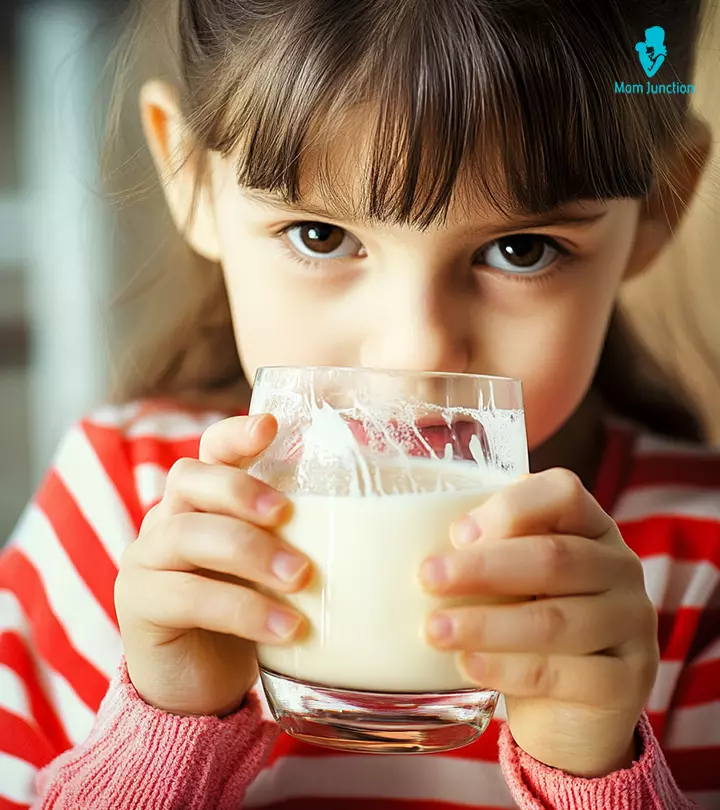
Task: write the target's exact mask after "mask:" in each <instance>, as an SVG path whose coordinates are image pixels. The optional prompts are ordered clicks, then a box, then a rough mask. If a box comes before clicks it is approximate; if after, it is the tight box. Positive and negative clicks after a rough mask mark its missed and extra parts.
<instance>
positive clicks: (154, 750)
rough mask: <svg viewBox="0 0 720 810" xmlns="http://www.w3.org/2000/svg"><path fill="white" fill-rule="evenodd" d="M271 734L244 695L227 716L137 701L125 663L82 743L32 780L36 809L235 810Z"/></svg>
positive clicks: (272, 729) (257, 709)
mask: <svg viewBox="0 0 720 810" xmlns="http://www.w3.org/2000/svg"><path fill="white" fill-rule="evenodd" d="M277 735H278V729H277V726H276V725H275V724H274V723H269V722H267V721H264V720H263V719H262V714H261V709H260V702H259V700H258V698H257V696H256V695H254V694H252V693H250V694H248V696H247V699H246V701H245V704H244V705H243V706H242V708H241V709H239V710H238V711H237V712H235V713H234V714H231V715H228V716H227V717H223V718H218V717H180V716H177V715H173V714H168V713H167V712H163V711H160V710H159V709H156V708H154V707H152V706H149V705H148V704H147V703H145V702H144V701H143V700H142V699H141V698H140V696H139V695H138V693H137V692H136V690H135V687H134V686H133V685H132V683H131V681H130V678H129V675H128V672H127V666H126V665H125V661H124V659H123V661H122V662H121V664H120V667H119V668H118V670H117V672H116V674H115V677H114V678H113V679H112V681H111V682H110V687H109V690H108V693H107V694H106V696H105V698H104V700H103V702H102V704H101V706H100V710H99V712H98V716H97V718H96V721H95V725H94V727H93V729H92V731H91V733H90V736H89V737H88V739H87V740H86V741H85V742H84V743H82V744H81V745H80V746H78V747H76V748H73V749H72V750H70V751H68V752H66V753H65V754H63V755H62V756H60V757H58V759H56V760H55V761H54V762H53V763H51V764H50V765H49V766H48V768H46V769H45V770H44V771H43V772H42V773H41V774H40V776H39V780H38V787H39V789H40V793H41V795H43V796H44V797H45V800H44V802H43V803H41V804H40V805H38V807H53V808H56V807H58V808H60V807H73V808H93V810H96V809H97V810H101V809H102V810H104V809H105V808H113V810H151V808H152V810H166V809H169V808H176V807H183V808H187V810H196V809H197V810H201V808H206V807H214V808H217V809H218V810H221V809H222V808H237V807H239V806H240V801H241V800H242V797H243V795H244V793H245V791H246V790H247V788H248V786H249V785H250V784H251V783H252V781H253V780H254V779H255V776H256V775H257V773H258V771H259V770H260V768H261V767H262V763H263V761H264V760H265V757H266V756H267V754H268V752H269V750H270V747H271V746H272V744H273V742H274V741H275V739H276V737H277Z"/></svg>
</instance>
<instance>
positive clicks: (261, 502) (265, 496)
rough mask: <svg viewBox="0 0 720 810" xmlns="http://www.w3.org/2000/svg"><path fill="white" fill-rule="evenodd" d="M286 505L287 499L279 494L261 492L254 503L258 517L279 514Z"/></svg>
mask: <svg viewBox="0 0 720 810" xmlns="http://www.w3.org/2000/svg"><path fill="white" fill-rule="evenodd" d="M286 503H287V498H285V496H284V495H281V494H280V493H279V492H272V491H270V492H263V493H262V494H261V495H258V498H257V500H256V501H255V509H256V511H257V512H258V514H260V515H272V514H273V512H279V511H280V509H282V508H283V507H284V506H285V504H286Z"/></svg>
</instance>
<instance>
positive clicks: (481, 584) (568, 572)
mask: <svg viewBox="0 0 720 810" xmlns="http://www.w3.org/2000/svg"><path fill="white" fill-rule="evenodd" d="M637 574H638V571H637V565H636V564H635V559H634V558H633V557H632V555H628V554H627V553H624V550H621V549H618V548H617V547H615V546H611V545H606V544H603V543H597V542H596V541H594V540H588V539H587V538H585V537H576V536H573V535H558V534H547V535H539V536H529V537H511V538H508V539H502V538H501V539H498V538H495V537H491V538H487V539H483V540H481V541H479V542H477V543H474V544H473V545H472V546H470V547H469V549H468V550H461V551H452V552H451V553H449V554H447V555H442V556H435V557H429V558H428V559H427V560H425V561H424V562H423V565H422V567H421V569H420V578H421V580H422V582H423V585H424V586H425V588H426V589H427V590H428V591H430V592H432V593H436V594H438V595H443V596H472V595H476V594H492V595H501V596H534V595H538V594H543V595H551V596H552V595H570V594H583V593H600V592H602V591H605V590H608V589H609V588H611V587H616V586H617V585H619V584H621V583H624V582H630V581H632V582H635V581H636V580H637Z"/></svg>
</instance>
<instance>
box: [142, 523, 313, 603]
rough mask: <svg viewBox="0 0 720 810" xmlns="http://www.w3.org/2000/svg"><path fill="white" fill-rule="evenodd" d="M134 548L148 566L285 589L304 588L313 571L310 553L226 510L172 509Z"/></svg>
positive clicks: (287, 590) (289, 590) (290, 590)
mask: <svg viewBox="0 0 720 810" xmlns="http://www.w3.org/2000/svg"><path fill="white" fill-rule="evenodd" d="M136 548H137V555H136V556H137V557H138V562H139V563H140V564H141V565H142V566H144V567H146V568H155V569H157V570H168V571H193V570H197V569H204V570H207V571H215V572H219V573H223V574H230V575H232V576H233V577H237V578H239V579H244V580H249V581H251V582H257V583H259V584H261V585H266V586H267V587H268V588H273V589H275V590H280V591H284V592H287V593H291V592H293V591H296V590H298V589H299V588H301V587H302V586H303V585H304V584H305V583H306V582H307V580H308V578H309V575H310V573H311V565H310V561H309V560H308V558H307V557H305V556H304V555H302V554H300V552H298V551H296V550H295V549H293V548H291V547H290V546H288V545H287V544H286V543H283V542H282V541H281V540H280V539H279V538H278V537H276V536H275V535H274V534H271V533H270V532H267V531H265V530H264V529H261V528H259V527H258V526H254V525H253V524H251V523H247V522H245V521H240V520H237V519H236V518H231V517H226V516H225V515H212V514H203V513H201V512H184V513H181V514H178V515H174V516H173V517H171V518H170V519H169V520H168V521H166V522H165V523H164V524H163V526H162V528H161V529H158V531H156V532H154V533H153V534H152V535H151V536H148V537H147V538H143V540H142V541H139V542H138V543H137V546H136ZM140 555H142V556H140Z"/></svg>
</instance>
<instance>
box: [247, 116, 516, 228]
mask: <svg viewBox="0 0 720 810" xmlns="http://www.w3.org/2000/svg"><path fill="white" fill-rule="evenodd" d="M402 135H403V133H399V136H400V137H398V138H397V139H396V140H395V141H393V140H392V139H391V138H389V137H388V133H387V131H383V129H382V126H381V125H379V123H378V119H377V111H375V110H373V109H371V108H368V107H361V108H357V109H354V110H352V111H351V112H349V113H347V112H346V113H344V114H342V115H340V114H338V115H337V116H336V117H334V118H332V119H331V120H326V121H323V122H318V123H317V124H315V125H313V127H312V128H311V129H310V131H309V133H308V136H307V138H306V142H305V143H304V145H303V147H302V150H301V157H300V161H299V163H300V171H299V172H298V184H297V193H296V194H295V195H294V196H291V195H287V194H284V193H283V191H282V190H281V189H267V188H258V187H253V186H243V185H242V182H241V187H242V188H243V189H244V190H245V192H246V195H247V196H248V197H249V198H250V199H252V200H254V201H256V202H259V203H261V204H268V205H275V206H280V205H285V206H286V207H292V208H298V209H300V208H302V210H304V211H308V212H313V211H315V212H318V213H320V212H322V213H327V212H332V214H333V215H334V217H335V218H336V219H342V220H343V221H346V222H359V223H360V222H361V223H366V224H373V225H381V224H417V223H413V222H412V217H413V214H412V212H411V213H410V215H409V216H408V217H407V219H408V220H409V221H408V222H405V221H404V219H403V218H402V217H398V215H397V211H396V210H395V209H396V208H397V207H399V205H400V203H401V197H402V196H403V195H404V194H407V193H408V185H409V183H408V181H409V180H410V181H411V183H412V185H413V193H414V200H413V202H414V204H415V207H416V208H417V209H423V208H424V207H427V205H428V204H429V202H430V201H431V199H432V198H433V197H434V196H438V195H439V194H440V193H442V191H443V188H442V186H443V184H445V186H446V187H447V190H448V192H449V195H448V196H449V201H448V205H447V210H446V211H445V212H443V213H442V214H440V215H439V216H438V217H437V219H436V220H435V221H434V222H433V223H429V224H433V225H443V224H447V223H449V222H452V221H459V220H463V219H467V218H468V217H474V218H477V217H489V216H495V217H497V216H498V214H499V213H502V214H509V215H512V214H517V215H521V214H522V210H521V209H519V208H517V210H515V206H514V205H513V203H512V202H511V199H510V194H509V190H508V186H507V184H506V183H505V180H504V176H503V172H502V169H501V160H500V156H499V152H498V150H497V148H495V147H493V145H492V144H489V143H484V144H479V145H478V150H477V154H476V155H468V156H467V159H466V160H465V161H464V163H463V165H461V166H457V167H450V166H444V167H443V166H442V165H441V164H442V156H441V155H438V154H437V152H436V151H435V148H434V144H433V143H432V142H430V143H428V144H427V145H424V147H425V148H423V149H422V150H421V151H422V154H421V158H420V160H419V161H418V160H413V156H412V155H409V154H408V153H407V151H403V150H402V148H401V147H402V140H403V138H402ZM237 151H238V153H241V152H242V147H239V149H238V150H237ZM443 168H444V169H445V170H446V171H445V172H443ZM488 188H490V189H492V195H489V194H488V193H487V190H488ZM377 197H381V198H382V199H383V201H384V203H386V205H385V206H384V207H385V208H386V209H387V210H385V211H383V210H382V208H383V206H382V205H378V200H377Z"/></svg>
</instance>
